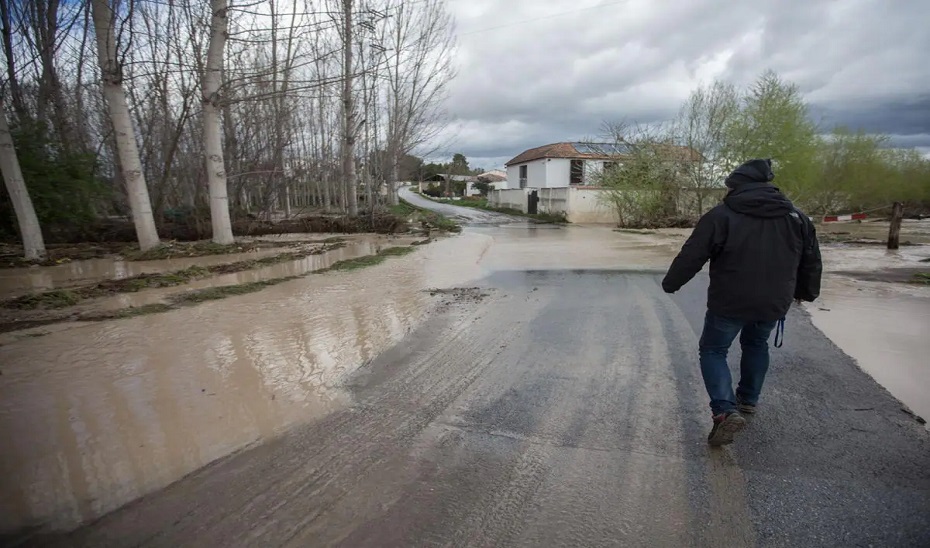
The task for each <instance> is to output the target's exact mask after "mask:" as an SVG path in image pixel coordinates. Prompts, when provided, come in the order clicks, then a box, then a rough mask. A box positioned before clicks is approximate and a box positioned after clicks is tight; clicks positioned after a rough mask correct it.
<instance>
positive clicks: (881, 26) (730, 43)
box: [437, 0, 930, 168]
mask: <svg viewBox="0 0 930 548" xmlns="http://www.w3.org/2000/svg"><path fill="white" fill-rule="evenodd" d="M449 3H450V9H451V10H452V12H453V15H454V16H455V18H456V25H457V31H458V55H457V68H458V76H457V77H456V79H455V81H454V82H453V83H452V87H451V90H450V96H449V99H448V102H447V113H448V116H449V117H450V121H451V124H450V127H449V129H448V130H447V131H446V133H445V134H444V139H443V142H444V143H445V145H444V147H443V150H441V151H439V152H438V154H437V156H440V157H441V156H444V155H447V154H448V156H449V157H450V158H451V154H452V153H453V152H462V153H463V154H465V155H466V156H467V157H468V159H469V164H470V165H471V166H472V167H484V168H493V167H501V166H503V164H504V162H506V161H507V160H509V159H510V158H512V157H513V156H516V155H517V154H519V153H520V152H522V151H523V150H525V149H527V148H531V147H534V146H539V145H543V144H547V143H552V142H559V141H566V140H575V139H582V138H585V137H596V136H597V135H598V133H599V129H600V126H601V124H602V123H603V122H604V121H605V120H613V121H619V120H623V119H626V120H630V121H636V122H642V123H648V122H653V121H658V120H663V119H668V118H670V117H672V116H673V115H674V114H675V112H676V111H677V110H678V107H679V106H680V104H681V103H682V101H683V100H684V99H685V98H686V97H687V96H688V94H689V92H690V91H691V90H692V89H693V88H695V87H696V86H698V85H699V84H700V83H702V82H703V83H709V82H712V81H713V80H714V79H718V78H719V79H725V80H729V81H732V82H733V83H735V84H737V85H745V84H747V83H751V82H752V80H754V79H755V78H756V77H757V76H758V75H759V74H761V73H762V72H763V71H764V70H765V69H767V68H771V69H774V70H775V71H776V72H778V74H779V75H780V76H781V77H782V78H784V79H786V80H789V81H792V82H794V83H796V84H798V85H799V86H800V88H801V90H802V92H803V93H804V96H805V97H806V99H807V100H808V101H809V103H810V104H811V106H812V111H813V112H814V114H815V117H816V119H817V120H818V121H820V122H821V123H822V126H823V127H824V128H826V129H828V130H829V129H830V128H832V127H833V126H835V125H837V124H843V125H848V126H851V127H853V128H857V127H861V128H863V129H865V130H867V131H872V132H883V133H887V134H891V135H893V136H894V139H895V142H896V143H897V144H899V145H901V146H917V147H921V150H922V152H924V153H930V59H928V56H930V55H928V54H930V26H928V21H930V1H928V0H894V1H891V0H885V1H882V0H871V1H869V0H842V1H826V0H770V1H762V0H750V1H747V0H741V1H724V0H628V1H621V2H618V1H616V0H449Z"/></svg>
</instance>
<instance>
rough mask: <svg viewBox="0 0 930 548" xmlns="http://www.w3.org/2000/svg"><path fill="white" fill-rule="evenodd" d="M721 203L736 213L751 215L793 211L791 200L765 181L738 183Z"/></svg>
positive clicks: (765, 215) (758, 215)
mask: <svg viewBox="0 0 930 548" xmlns="http://www.w3.org/2000/svg"><path fill="white" fill-rule="evenodd" d="M723 203H725V204H726V205H727V207H729V208H730V209H732V210H733V211H735V212H737V213H743V214H745V215H751V216H753V217H784V216H785V215H788V214H790V213H792V212H793V211H794V204H792V203H791V200H789V199H788V198H787V197H785V195H784V194H782V193H781V191H780V190H778V187H776V186H774V185H772V184H771V183H765V182H759V183H742V184H739V185H737V186H736V187H735V188H733V190H731V191H730V193H729V194H727V197H726V198H724V199H723Z"/></svg>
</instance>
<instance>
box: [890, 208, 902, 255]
mask: <svg viewBox="0 0 930 548" xmlns="http://www.w3.org/2000/svg"><path fill="white" fill-rule="evenodd" d="M903 220H904V204H902V203H901V202H895V203H894V207H893V208H892V209H891V226H890V227H889V228H888V249H898V247H899V246H900V242H901V222H902V221H903Z"/></svg>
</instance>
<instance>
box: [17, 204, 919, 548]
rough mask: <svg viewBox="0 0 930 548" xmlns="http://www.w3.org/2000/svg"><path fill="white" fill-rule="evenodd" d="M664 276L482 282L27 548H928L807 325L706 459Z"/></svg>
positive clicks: (898, 477)
mask: <svg viewBox="0 0 930 548" xmlns="http://www.w3.org/2000/svg"><path fill="white" fill-rule="evenodd" d="M405 199H406V198H405ZM527 245H530V244H529V243H527ZM660 279H661V273H658V272H652V271H624V270H616V269H611V270H606V269H605V270H584V269H574V270H570V269H564V270H551V269H542V270H530V271H526V270H523V271H521V270H511V271H498V272H495V273H492V274H490V275H488V276H487V277H486V278H484V279H483V280H481V282H480V283H479V284H478V285H477V288H476V289H462V290H460V291H453V292H449V293H448V294H446V295H444V296H443V299H444V304H442V306H440V307H439V309H438V310H437V312H436V313H435V314H434V315H433V316H432V317H431V318H430V319H429V321H427V322H425V323H424V324H422V325H421V326H420V327H419V328H417V329H415V330H413V331H412V332H411V333H409V334H408V335H407V336H406V337H405V338H404V339H403V341H402V342H401V343H400V344H398V345H396V346H395V347H393V348H392V349H391V350H389V351H388V352H386V353H384V354H382V355H381V356H380V357H378V358H377V359H375V360H374V361H373V362H371V363H370V364H368V365H366V366H365V367H363V368H362V369H361V370H359V371H358V372H357V373H355V374H354V375H353V376H352V377H351V379H350V380H349V381H348V383H347V385H346V386H345V388H346V389H347V390H348V391H349V392H350V394H351V403H350V404H349V405H348V406H347V407H346V408H344V409H341V410H339V411H336V412H334V413H332V414H330V415H328V416H326V417H325V418H323V419H321V420H319V421H317V422H315V423H313V424H310V425H307V426H304V427H299V428H297V429H294V430H292V431H291V432H289V433H288V434H286V435H285V436H283V437H282V438H280V439H278V440H277V441H275V442H272V443H269V444H266V445H263V446H260V447H256V448H253V449H250V450H247V451H244V452H241V453H239V454H237V455H233V456H232V457H229V458H227V459H224V460H222V461H220V462H218V463H215V464H214V465H212V466H209V467H207V468H206V469H204V470H201V471H200V472H197V473H195V474H193V475H192V476H189V477H187V478H185V479H183V480H181V481H179V482H177V483H175V484H174V485H172V486H171V487H169V488H167V489H166V490H164V491H162V492H160V493H156V494H154V495H152V496H149V497H145V498H143V499H142V500H140V501H137V502H136V503H134V504H131V505H129V506H128V507H125V508H123V509H121V510H119V511H117V512H115V513H113V514H110V515H108V516H106V517H104V518H103V519H101V520H100V521H98V522H96V523H94V524H92V525H90V526H88V527H85V528H83V529H81V530H79V531H76V532H75V533H73V534H71V535H67V536H64V537H58V538H52V537H44V538H38V539H35V542H36V543H37V544H40V545H41V544H50V545H56V546H167V547H176V546H301V547H302V546H346V547H365V546H433V545H436V546H714V547H720V546H883V547H885V546H927V545H930V466H928V465H930V435H928V432H927V430H926V429H925V428H924V427H922V426H921V425H919V424H918V423H917V421H915V420H914V418H913V417H911V416H910V415H908V414H906V413H904V412H902V410H901V405H900V403H899V402H897V401H896V400H895V399H894V398H892V397H891V396H890V395H889V394H888V393H887V392H886V391H885V390H883V389H882V388H880V387H879V386H878V385H877V384H876V383H875V382H874V381H873V380H872V379H871V378H870V377H869V376H868V375H866V374H865V373H863V372H862V371H861V370H860V369H859V368H858V367H857V366H856V364H855V363H854V362H853V360H852V359H850V358H849V357H847V356H846V355H844V354H843V353H842V352H841V351H840V350H839V349H838V348H837V347H836V346H835V345H833V344H832V343H831V342H830V341H829V340H827V339H826V338H825V337H824V336H823V335H822V334H821V333H820V332H819V331H817V330H816V329H815V328H814V327H813V326H812V325H811V323H810V321H809V318H808V316H807V315H806V314H805V313H803V312H799V311H797V310H793V311H792V312H791V313H790V315H789V317H788V322H787V333H786V342H785V346H784V347H783V348H781V349H778V350H774V351H773V363H772V367H771V370H770V373H769V379H768V381H767V385H766V388H765V393H764V396H763V399H762V401H761V402H760V408H759V412H758V414H757V415H756V416H754V417H752V418H751V419H750V424H749V426H748V428H747V430H746V431H744V432H743V433H742V435H741V436H740V437H739V438H738V439H737V441H736V443H735V444H734V445H732V446H729V447H726V448H722V449H714V448H709V447H708V446H707V444H706V435H707V432H708V430H709V426H710V416H709V410H708V408H707V402H706V396H705V394H704V392H703V387H702V385H701V382H700V374H699V370H698V367H697V363H696V346H697V336H698V335H697V333H698V331H699V329H700V325H701V321H702V315H703V312H704V294H705V291H706V283H707V282H706V278H704V277H699V278H698V279H696V280H695V281H694V282H693V283H692V284H689V285H688V286H686V287H685V288H684V289H683V290H682V291H681V292H679V293H678V294H676V295H675V296H672V297H669V296H667V295H665V294H664V293H663V292H662V290H661V288H660V286H659V280H660ZM731 358H732V359H736V356H732V357H731Z"/></svg>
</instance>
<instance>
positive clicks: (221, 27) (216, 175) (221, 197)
mask: <svg viewBox="0 0 930 548" xmlns="http://www.w3.org/2000/svg"><path fill="white" fill-rule="evenodd" d="M210 8H211V10H212V12H213V16H212V18H211V20H210V46H209V47H208V49H207V66H206V68H205V70H204V74H203V86H202V87H203V147H204V154H205V155H206V158H207V182H208V184H209V186H210V220H211V222H212V225H213V241H214V242H216V243H218V244H231V243H233V242H234V241H235V239H234V238H233V233H232V222H231V221H230V218H229V195H228V193H227V189H226V166H225V163H224V161H223V139H222V134H223V128H222V121H221V119H220V108H219V90H220V83H221V81H220V79H221V77H222V70H223V49H224V48H225V46H226V26H227V24H228V14H227V9H228V6H227V0H211V2H210Z"/></svg>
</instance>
